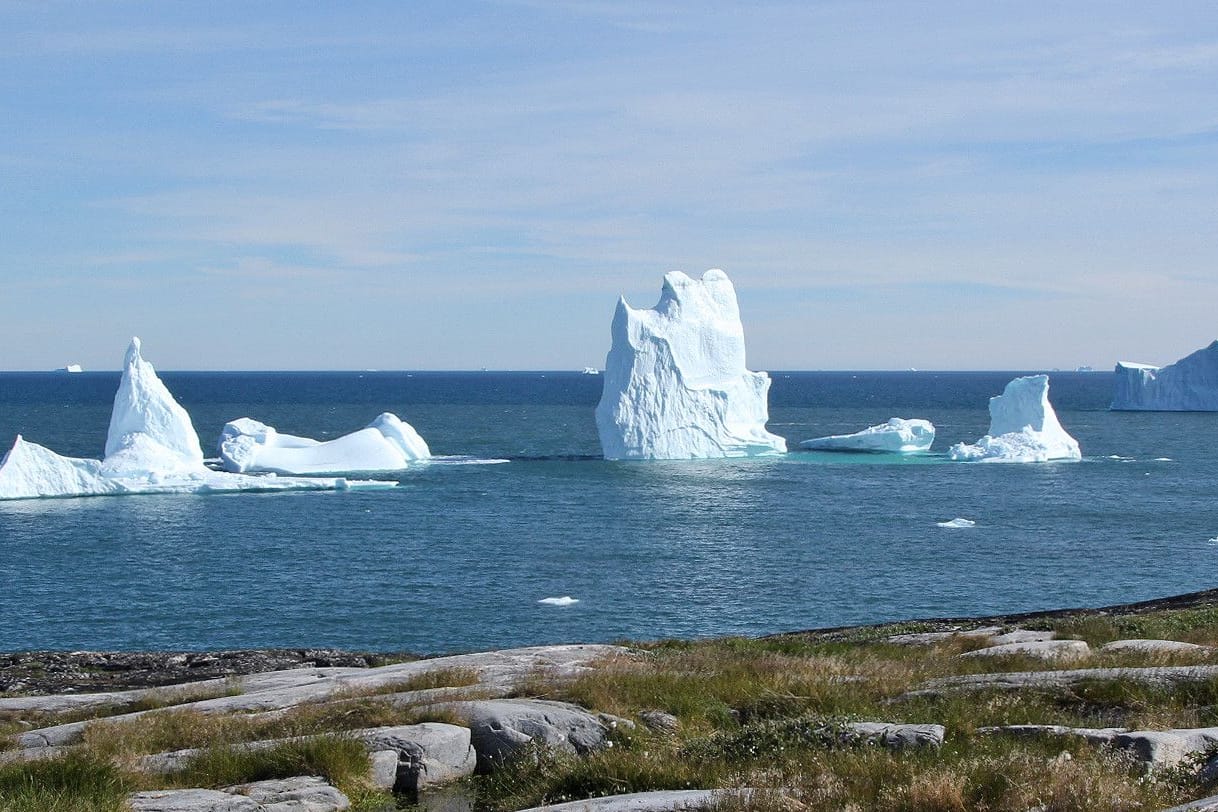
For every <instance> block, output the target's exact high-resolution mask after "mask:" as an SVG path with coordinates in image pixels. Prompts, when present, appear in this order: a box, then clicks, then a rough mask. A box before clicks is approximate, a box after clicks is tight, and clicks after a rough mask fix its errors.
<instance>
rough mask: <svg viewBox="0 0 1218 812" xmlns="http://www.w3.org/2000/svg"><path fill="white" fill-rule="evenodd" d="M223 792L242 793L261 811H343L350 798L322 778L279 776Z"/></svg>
mask: <svg viewBox="0 0 1218 812" xmlns="http://www.w3.org/2000/svg"><path fill="white" fill-rule="evenodd" d="M223 791H224V792H228V793H232V794H233V795H244V796H246V797H247V798H249V799H250V800H251V801H254V802H255V803H256V804H258V809H260V810H265V812H343V811H344V810H346V809H349V808H350V807H351V801H350V800H348V799H347V796H346V795H344V794H343V793H341V792H339V791H338V790H337V789H336V788H334V787H332V786H330V785H329V784H327V783H326V780H325V779H324V778H318V777H316V776H312V777H305V776H302V777H299V778H281V779H275V780H271V781H256V782H254V783H252V784H241V785H238V786H234V787H225V788H224V790H223Z"/></svg>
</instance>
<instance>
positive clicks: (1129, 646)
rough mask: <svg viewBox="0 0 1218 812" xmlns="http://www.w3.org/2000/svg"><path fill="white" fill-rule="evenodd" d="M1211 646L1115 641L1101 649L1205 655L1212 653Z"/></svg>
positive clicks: (1165, 641)
mask: <svg viewBox="0 0 1218 812" xmlns="http://www.w3.org/2000/svg"><path fill="white" fill-rule="evenodd" d="M1212 650H1213V649H1211V648H1210V647H1209V646H1199V645H1197V644H1196V643H1181V642H1178V641H1176V640H1140V639H1133V640H1113V641H1112V642H1111V643H1106V644H1105V645H1103V646H1102V647H1101V648H1100V651H1103V652H1105V653H1112V652H1120V651H1136V652H1139V653H1142V654H1205V653H1206V652H1208V651H1212Z"/></svg>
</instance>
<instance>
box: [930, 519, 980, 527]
mask: <svg viewBox="0 0 1218 812" xmlns="http://www.w3.org/2000/svg"><path fill="white" fill-rule="evenodd" d="M976 526H977V523H976V522H975V521H973V520H972V519H961V518H959V517H957V518H955V519H951V520H949V521H946V522H935V527H951V528H960V527H976Z"/></svg>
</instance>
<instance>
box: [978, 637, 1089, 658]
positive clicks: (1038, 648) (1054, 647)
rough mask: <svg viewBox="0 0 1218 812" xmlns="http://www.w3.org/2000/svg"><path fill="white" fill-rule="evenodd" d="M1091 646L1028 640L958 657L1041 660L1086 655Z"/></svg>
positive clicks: (1073, 641)
mask: <svg viewBox="0 0 1218 812" xmlns="http://www.w3.org/2000/svg"><path fill="white" fill-rule="evenodd" d="M1090 653H1091V647H1090V646H1088V645H1087V644H1086V643H1085V642H1083V641H1082V640H1030V641H1027V642H1023V643H1004V644H1002V645H997V646H989V647H988V648H979V649H977V650H975V651H966V652H964V653H963V654H960V655H958V656H960V657H969V658H973V657H1007V656H1012V655H1020V656H1024V657H1037V658H1039V659H1042V660H1065V659H1074V658H1077V657H1086V656H1087V655H1088V654H1090Z"/></svg>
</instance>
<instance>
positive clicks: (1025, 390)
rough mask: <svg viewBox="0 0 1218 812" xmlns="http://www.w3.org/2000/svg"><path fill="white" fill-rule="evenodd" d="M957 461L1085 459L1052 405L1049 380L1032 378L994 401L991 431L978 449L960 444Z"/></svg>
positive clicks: (1018, 380) (1017, 381)
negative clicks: (1058, 418)
mask: <svg viewBox="0 0 1218 812" xmlns="http://www.w3.org/2000/svg"><path fill="white" fill-rule="evenodd" d="M948 455H949V456H950V457H951V458H952V459H953V460H963V461H978V462H1047V461H1049V460H1078V459H1082V456H1083V455H1082V452H1081V451H1080V450H1079V447H1078V441H1077V440H1075V439H1074V438H1073V437H1071V436H1070V435H1069V434H1067V433H1066V430H1065V429H1063V428H1062V425H1061V423H1059V422H1058V420H1057V414H1056V413H1055V412H1054V411H1053V406H1052V405H1051V404H1050V403H1049V376H1048V375H1029V376H1027V377H1025V378H1016V379H1015V380H1013V381H1011V382H1010V383H1008V384H1007V385H1006V388H1005V389H1003V390H1002V394H1001V395H997V396H996V397H992V398H990V431H989V433H988V434H987V435H986V436H984V437H982V438H981V439H980V440H978V441H977V442H976V444H975V445H968V444H966V443H957V444H956V445H954V446H952V447H951V449H949V451H948Z"/></svg>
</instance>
